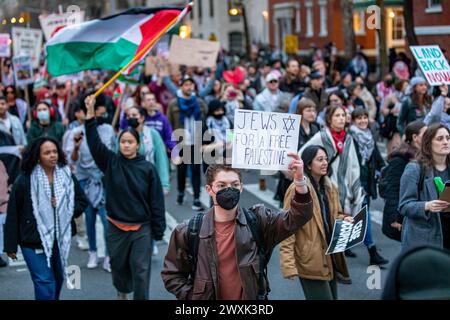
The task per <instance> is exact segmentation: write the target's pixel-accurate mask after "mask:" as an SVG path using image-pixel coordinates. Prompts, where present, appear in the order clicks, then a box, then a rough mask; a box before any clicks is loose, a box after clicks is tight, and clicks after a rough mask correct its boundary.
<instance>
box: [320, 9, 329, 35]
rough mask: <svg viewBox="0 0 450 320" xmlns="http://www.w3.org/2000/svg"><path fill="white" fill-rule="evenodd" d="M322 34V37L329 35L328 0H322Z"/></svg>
mask: <svg viewBox="0 0 450 320" xmlns="http://www.w3.org/2000/svg"><path fill="white" fill-rule="evenodd" d="M319 6H320V34H319V36H321V37H326V36H327V35H328V29H327V1H326V0H320V1H319Z"/></svg>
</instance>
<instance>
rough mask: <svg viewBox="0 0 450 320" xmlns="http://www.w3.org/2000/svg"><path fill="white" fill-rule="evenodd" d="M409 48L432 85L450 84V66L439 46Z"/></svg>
mask: <svg viewBox="0 0 450 320" xmlns="http://www.w3.org/2000/svg"><path fill="white" fill-rule="evenodd" d="M409 48H410V49H411V52H412V53H413V55H414V58H416V61H417V63H418V64H419V66H420V69H421V70H422V72H423V74H424V75H425V77H426V79H427V81H428V83H429V84H430V85H431V86H439V85H442V84H450V66H449V64H448V62H447V58H446V57H445V56H444V54H443V53H442V51H441V49H440V48H439V46H411V47H409Z"/></svg>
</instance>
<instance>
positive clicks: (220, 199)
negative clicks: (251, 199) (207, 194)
mask: <svg viewBox="0 0 450 320" xmlns="http://www.w3.org/2000/svg"><path fill="white" fill-rule="evenodd" d="M240 196H241V191H240V190H239V189H236V188H231V187H229V188H225V189H222V190H220V191H219V192H217V193H216V200H217V204H218V205H219V207H221V208H222V209H225V210H231V209H233V208H234V207H236V206H237V204H238V202H239V198H240Z"/></svg>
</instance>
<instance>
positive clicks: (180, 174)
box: [177, 146, 202, 199]
mask: <svg viewBox="0 0 450 320" xmlns="http://www.w3.org/2000/svg"><path fill="white" fill-rule="evenodd" d="M190 151H191V155H190V157H188V158H190V159H183V150H181V151H180V157H181V158H182V159H183V160H182V162H181V163H180V164H179V165H177V183H178V192H180V193H184V189H185V188H186V174H187V168H188V165H189V166H191V175H192V176H191V181H192V189H193V191H194V199H199V198H200V181H201V168H202V165H201V160H200V163H199V164H194V152H195V149H194V146H191V150H190ZM187 160H190V163H191V164H186V163H185V162H186V161H187Z"/></svg>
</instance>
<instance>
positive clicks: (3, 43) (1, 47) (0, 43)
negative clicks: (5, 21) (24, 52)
mask: <svg viewBox="0 0 450 320" xmlns="http://www.w3.org/2000/svg"><path fill="white" fill-rule="evenodd" d="M10 56H11V38H10V37H9V33H0V58H8V57H10Z"/></svg>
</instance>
